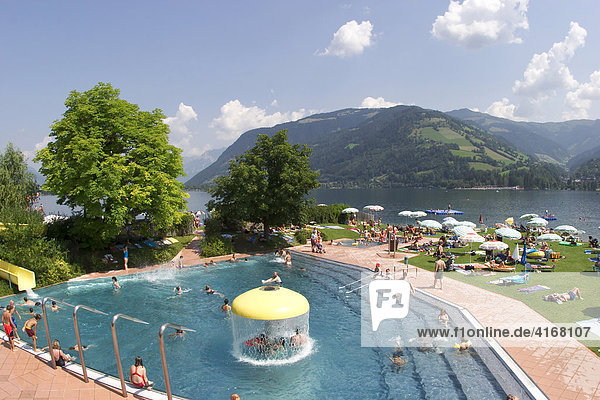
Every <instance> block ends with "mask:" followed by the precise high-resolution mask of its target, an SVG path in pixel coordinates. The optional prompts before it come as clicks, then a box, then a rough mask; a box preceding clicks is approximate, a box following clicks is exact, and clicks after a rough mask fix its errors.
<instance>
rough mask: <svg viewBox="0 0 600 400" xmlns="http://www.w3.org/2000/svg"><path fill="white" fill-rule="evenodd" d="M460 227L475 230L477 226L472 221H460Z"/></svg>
mask: <svg viewBox="0 0 600 400" xmlns="http://www.w3.org/2000/svg"><path fill="white" fill-rule="evenodd" d="M458 225H460V226H468V227H469V228H475V227H476V226H477V225H476V224H475V223H473V222H471V221H458Z"/></svg>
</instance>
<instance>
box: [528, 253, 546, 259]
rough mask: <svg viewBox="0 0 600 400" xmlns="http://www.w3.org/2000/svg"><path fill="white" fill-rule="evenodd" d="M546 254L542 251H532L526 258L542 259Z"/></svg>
mask: <svg viewBox="0 0 600 400" xmlns="http://www.w3.org/2000/svg"><path fill="white" fill-rule="evenodd" d="M545 255H546V254H545V253H544V252H543V251H532V252H531V253H529V254H527V257H529V258H544V256H545Z"/></svg>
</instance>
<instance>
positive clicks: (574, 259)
mask: <svg viewBox="0 0 600 400" xmlns="http://www.w3.org/2000/svg"><path fill="white" fill-rule="evenodd" d="M505 242H506V243H508V244H509V245H510V250H511V253H512V251H513V250H514V248H515V243H516V242H515V241H511V240H506V241H505ZM549 245H550V247H551V248H552V249H553V250H555V251H559V252H560V253H561V255H564V256H565V258H561V259H559V260H556V262H555V266H556V268H555V270H554V271H553V272H541V273H534V272H532V273H530V279H529V282H528V283H527V284H521V285H493V284H490V283H488V282H490V281H493V280H497V279H498V278H500V277H503V276H510V275H515V274H517V273H520V272H521V271H522V270H523V267H522V266H521V265H517V271H516V272H512V273H508V272H496V273H495V275H494V276H469V275H463V274H461V273H459V272H449V273H447V274H446V277H449V278H452V279H456V280H458V281H462V282H466V283H469V284H471V285H474V286H478V287H481V288H483V289H486V290H489V291H491V292H495V293H499V294H502V295H505V296H508V297H511V298H514V299H517V300H520V301H522V302H523V303H525V304H527V305H528V306H529V307H531V308H532V309H534V310H535V311H537V312H539V313H540V314H541V315H543V316H544V317H546V318H547V319H548V320H550V321H552V322H557V323H560V322H576V321H581V320H586V319H591V318H597V317H600V290H599V289H600V275H598V274H597V273H596V272H593V267H592V265H593V264H592V262H590V261H589V260H588V257H590V256H589V255H587V254H585V253H584V249H587V248H588V247H587V245H585V246H579V247H570V246H562V245H560V244H558V243H549ZM477 248H478V244H477V243H474V244H473V249H477ZM468 249H469V247H467V248H461V249H450V252H452V253H454V254H456V255H457V256H458V257H457V258H456V261H455V262H456V263H457V264H465V263H469V256H468V255H465V254H464V253H465V251H467V250H468ZM434 261H435V260H434V258H433V257H431V256H426V255H419V256H417V257H413V258H411V259H410V263H411V264H412V265H416V266H418V267H421V268H424V269H427V270H430V271H433V269H434ZM529 261H530V262H533V263H536V264H537V263H538V262H537V261H535V260H529ZM472 262H479V263H483V262H484V257H481V256H473V258H472ZM549 263H550V262H545V263H539V264H549ZM533 285H544V286H547V287H549V288H550V289H548V290H544V291H540V292H536V293H530V294H526V293H521V292H519V291H517V289H519V288H522V287H525V286H533ZM573 287H578V288H579V289H580V290H581V293H582V296H583V298H584V300H583V301H581V300H575V301H569V302H566V303H563V304H557V303H554V302H549V301H544V300H543V298H542V296H543V295H546V294H551V293H555V292H557V293H562V292H567V291H569V290H570V289H572V288H573Z"/></svg>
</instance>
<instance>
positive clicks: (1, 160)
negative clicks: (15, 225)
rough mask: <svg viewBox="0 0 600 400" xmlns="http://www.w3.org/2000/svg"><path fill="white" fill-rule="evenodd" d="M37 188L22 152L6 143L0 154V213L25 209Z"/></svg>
mask: <svg viewBox="0 0 600 400" xmlns="http://www.w3.org/2000/svg"><path fill="white" fill-rule="evenodd" d="M37 189H38V187H37V184H36V182H35V178H34V177H33V174H32V173H30V172H28V171H27V163H26V162H25V157H24V156H23V153H21V151H20V150H19V149H18V148H16V147H15V146H14V145H13V144H12V143H8V145H7V146H6V149H5V150H4V153H3V154H0V199H2V201H0V214H5V211H8V210H11V213H13V212H15V211H16V210H17V209H18V210H21V211H23V210H26V209H27V207H28V206H29V204H30V203H29V201H30V199H31V198H32V196H34V195H35V192H37Z"/></svg>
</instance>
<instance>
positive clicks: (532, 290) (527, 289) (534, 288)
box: [517, 285, 550, 293]
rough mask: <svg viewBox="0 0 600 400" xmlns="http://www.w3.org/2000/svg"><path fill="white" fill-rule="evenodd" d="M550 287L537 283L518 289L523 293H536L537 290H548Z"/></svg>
mask: <svg viewBox="0 0 600 400" xmlns="http://www.w3.org/2000/svg"><path fill="white" fill-rule="evenodd" d="M548 289H550V288H549V287H548V286H544V285H535V286H529V287H524V288H521V289H517V291H519V292H521V293H535V292H541V291H542V290H548Z"/></svg>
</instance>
